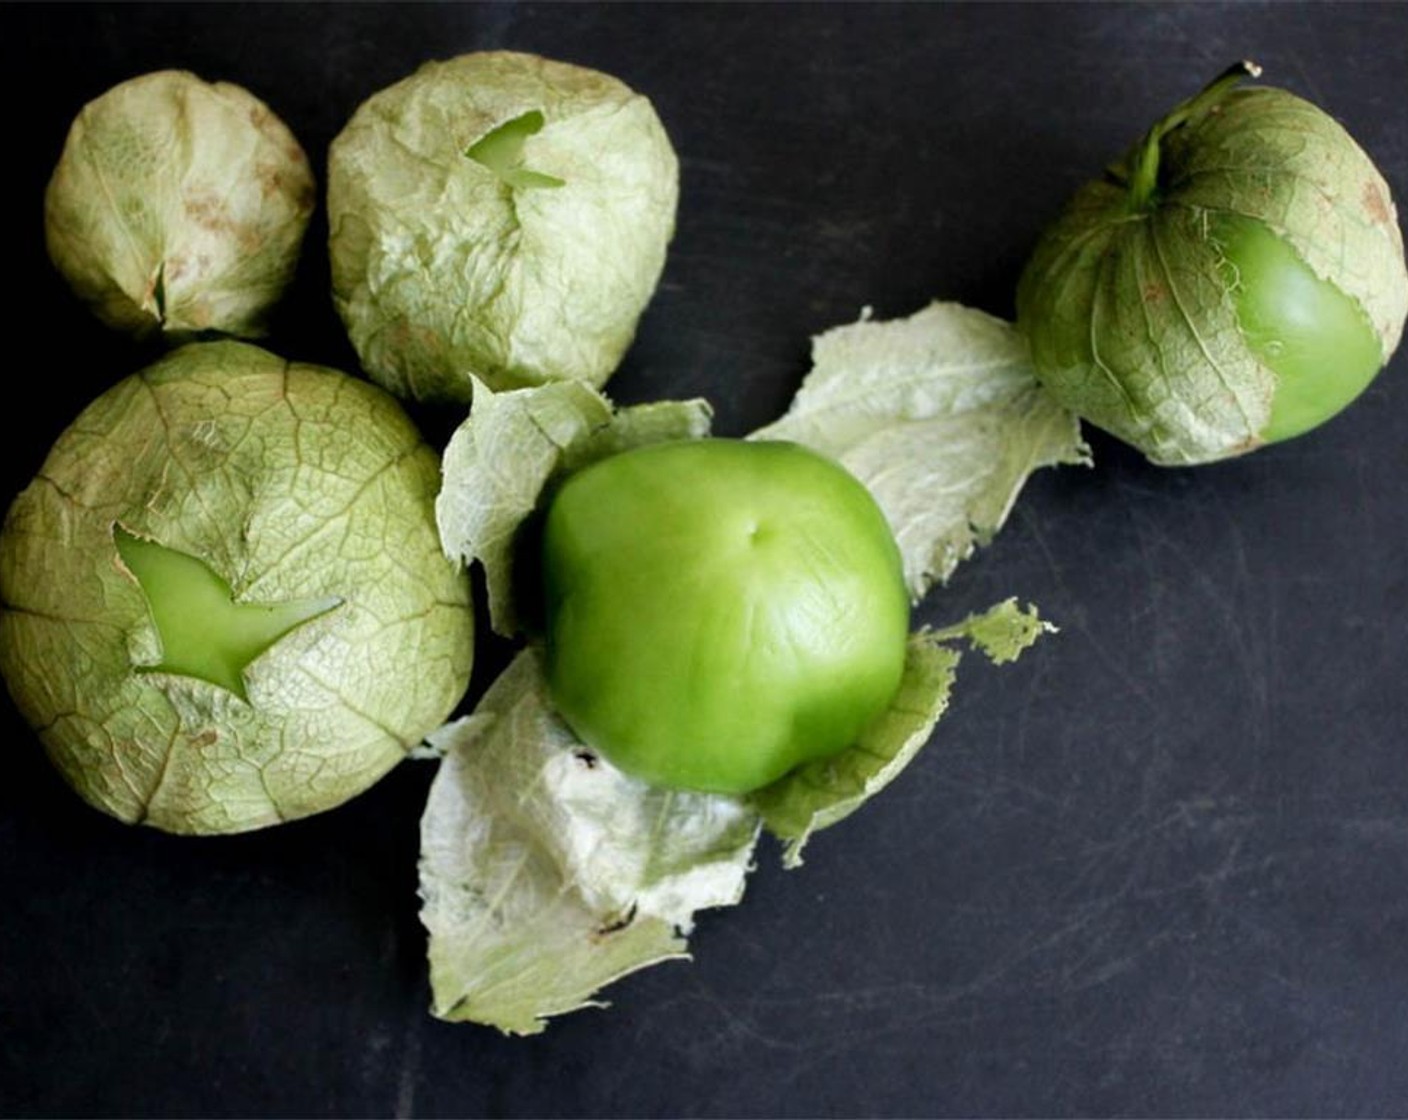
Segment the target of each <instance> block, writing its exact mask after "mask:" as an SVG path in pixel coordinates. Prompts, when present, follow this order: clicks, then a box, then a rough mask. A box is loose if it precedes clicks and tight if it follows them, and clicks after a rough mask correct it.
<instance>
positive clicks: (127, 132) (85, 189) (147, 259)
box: [44, 70, 315, 338]
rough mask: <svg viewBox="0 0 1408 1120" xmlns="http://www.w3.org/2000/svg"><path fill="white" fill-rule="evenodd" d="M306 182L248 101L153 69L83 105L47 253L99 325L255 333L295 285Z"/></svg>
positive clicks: (302, 166) (281, 138)
mask: <svg viewBox="0 0 1408 1120" xmlns="http://www.w3.org/2000/svg"><path fill="white" fill-rule="evenodd" d="M314 198H315V185H314V182H313V173H312V171H311V170H310V169H309V166H308V159H307V157H306V156H305V155H304V154H303V149H302V148H301V147H299V144H298V141H297V140H296V139H294V136H293V134H292V133H291V132H289V130H288V128H287V127H286V126H285V125H284V123H283V122H282V121H281V120H279V118H278V117H276V116H275V115H274V114H273V112H271V111H270V109H269V107H268V106H267V105H265V104H264V103H263V102H262V101H260V100H259V99H258V98H257V97H255V96H254V95H252V94H251V93H249V92H248V91H247V90H244V89H242V88H241V87H239V86H236V85H231V84H230V83H228V82H215V83H209V82H204V81H202V80H201V79H200V78H198V77H196V76H195V75H194V74H188V73H186V72H184V71H179V70H162V71H158V72H156V73H153V74H145V75H143V76H142V77H139V78H133V79H132V80H131V81H127V82H123V83H122V84H121V85H118V86H115V87H113V88H112V89H110V90H108V92H107V93H105V94H103V95H102V96H101V97H99V98H98V99H97V100H95V101H92V102H90V103H89V104H88V105H86V106H85V107H84V108H83V111H82V112H80V113H79V115H78V118H77V119H76V120H75V121H74V122H73V127H72V128H71V129H70V130H69V134H68V140H67V142H66V143H65V144H64V150H63V155H62V156H61V157H60V159H59V164H58V166H57V167H56V168H55V170H54V175H53V178H52V179H51V180H50V182H49V189H48V192H47V194H46V195H45V198H44V218H45V233H46V236H47V239H48V245H49V255H50V257H51V258H52V259H53V261H54V264H55V265H56V266H57V267H58V269H59V271H60V272H62V273H63V275H64V277H65V279H67V280H68V282H69V284H70V285H71V286H72V288H73V290H74V291H75V292H76V293H77V294H78V295H79V297H80V298H82V299H83V300H84V301H85V302H86V303H87V304H88V305H89V306H90V307H91V308H92V309H93V312H94V313H95V314H96V315H97V316H98V317H99V318H100V319H102V320H103V322H105V323H107V324H108V325H109V326H112V327H116V328H118V329H119V330H124V331H128V332H129V333H132V334H137V335H141V334H146V333H149V332H151V331H156V330H160V331H163V332H166V333H167V334H173V335H179V334H182V333H186V332H197V331H220V332H223V333H225V334H232V335H239V336H242V337H246V338H257V337H259V336H260V335H262V334H263V333H264V328H265V320H266V318H267V316H268V313H269V311H270V309H271V308H272V307H273V305H274V304H275V303H276V302H277V301H278V299H279V297H280V296H281V295H282V294H283V291H284V289H285V288H286V287H287V286H288V284H289V282H290V281H291V280H292V279H293V274H294V269H295V266H296V265H297V263H298V252H299V248H300V246H301V245H302V242H303V234H304V231H305V230H306V229H307V226H308V219H309V216H310V215H311V214H312V212H313V203H314Z"/></svg>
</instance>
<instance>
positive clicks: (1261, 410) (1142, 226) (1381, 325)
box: [1017, 88, 1408, 465]
mask: <svg viewBox="0 0 1408 1120" xmlns="http://www.w3.org/2000/svg"><path fill="white" fill-rule="evenodd" d="M1131 159H1132V157H1126V160H1125V161H1124V162H1122V163H1121V164H1117V165H1116V166H1115V167H1114V168H1112V169H1111V172H1110V174H1109V175H1107V176H1106V178H1105V179H1102V180H1097V181H1095V182H1091V183H1089V184H1087V185H1086V186H1084V187H1083V188H1081V190H1080V191H1079V192H1077V194H1076V196H1075V198H1074V199H1073V200H1072V201H1071V203H1070V205H1069V206H1068V208H1067V210H1066V212H1065V213H1064V214H1063V215H1062V216H1061V218H1060V219H1059V220H1058V221H1057V222H1056V223H1055V224H1054V225H1053V226H1052V227H1051V228H1050V229H1049V230H1048V231H1047V232H1046V233H1045V234H1044V235H1043V237H1042V239H1041V241H1040V243H1039V244H1038V246H1037V248H1036V251H1035V253H1034V254H1033V256H1032V259H1031V261H1030V262H1029V263H1028V265H1027V268H1026V271H1025V272H1024V274H1023V276H1022V281H1021V285H1020V287H1019V290H1018V296H1017V307H1018V321H1019V323H1020V325H1021V327H1022V328H1023V330H1024V331H1026V333H1027V334H1028V336H1029V337H1030V339H1031V343H1032V353H1033V357H1034V359H1035V362H1036V365H1037V369H1038V371H1039V372H1040V375H1041V378H1042V381H1043V383H1044V384H1045V385H1046V386H1047V387H1048V388H1049V389H1050V390H1051V391H1052V393H1053V394H1055V395H1056V397H1057V398H1058V399H1059V400H1060V401H1061V403H1062V404H1063V405H1065V406H1066V407H1067V408H1070V409H1071V410H1073V411H1075V412H1077V413H1079V414H1080V415H1081V416H1083V417H1085V418H1086V419H1088V420H1090V421H1091V422H1092V423H1094V424H1097V425H1098V426H1100V427H1102V428H1104V429H1106V430H1107V431H1110V432H1112V433H1114V434H1115V435H1117V436H1119V437H1120V438H1121V439H1123V440H1125V441H1127V442H1129V443H1131V444H1133V445H1134V446H1136V447H1138V448H1139V449H1140V450H1142V451H1143V452H1144V453H1145V454H1146V455H1148V456H1149V458H1150V459H1151V460H1153V461H1154V462H1156V463H1162V464H1167V465H1179V464H1189V463H1199V462H1206V461H1210V460H1215V459H1221V458H1225V457H1227V456H1229V455H1235V454H1240V453H1242V452H1244V451H1247V450H1250V449H1252V448H1254V447H1256V446H1258V445H1259V443H1260V442H1261V435H1262V432H1263V431H1264V430H1265V428H1266V425H1267V422H1268V420H1269V419H1270V416H1271V402H1272V397H1273V394H1274V391H1275V384H1276V382H1275V375H1274V374H1273V373H1272V371H1271V370H1270V369H1268V368H1267V367H1266V366H1264V365H1263V364H1262V363H1261V362H1260V361H1259V360H1258V359H1257V357H1256V355H1255V354H1253V353H1252V351H1251V350H1250V349H1249V348H1248V347H1247V345H1246V343H1245V342H1244V341H1243V339H1242V335H1241V333H1240V331H1239V329H1238V325H1237V318H1236V312H1235V308H1234V306H1233V300H1232V295H1231V293H1230V290H1229V288H1228V285H1227V282H1226V280H1225V279H1224V278H1223V275H1222V273H1221V271H1220V269H1219V264H1220V255H1219V250H1218V247H1217V244H1216V240H1215V238H1214V236H1213V233H1212V225H1211V219H1213V218H1215V217H1216V216H1217V215H1219V214H1222V213H1231V214H1241V215H1245V216H1247V217H1250V218H1253V219H1256V220H1258V221H1261V222H1264V223H1265V224H1266V225H1267V226H1269V227H1270V228H1271V230H1272V231H1273V232H1275V233H1276V234H1278V235H1279V236H1280V237H1282V238H1283V239H1284V240H1286V241H1287V242H1288V243H1289V244H1290V245H1291V247H1292V248H1293V249H1294V250H1295V251H1296V253H1297V254H1298V255H1299V256H1300V258H1301V259H1302V260H1303V261H1304V262H1305V263H1306V264H1307V265H1308V266H1309V267H1310V268H1311V270H1312V271H1313V272H1314V273H1315V274H1316V275H1317V276H1319V277H1320V278H1322V279H1324V280H1328V281H1329V282H1330V283H1332V284H1334V285H1335V286H1336V287H1338V288H1339V289H1340V290H1341V291H1342V292H1344V293H1345V294H1347V295H1349V296H1350V297H1352V298H1353V299H1354V300H1355V301H1356V302H1357V303H1358V305H1359V307H1360V308H1361V309H1362V310H1363V311H1364V313H1365V315H1366V317H1367V319H1368V321H1369V322H1370V323H1371V324H1372V326H1373V329H1374V331H1375V332H1376V334H1377V335H1378V337H1379V339H1380V341H1381V343H1382V347H1383V353H1384V360H1385V361H1387V358H1388V355H1390V354H1391V353H1392V352H1393V350H1394V348H1395V347H1396V346H1397V345H1398V341H1399V338H1400V336H1401V334H1402V330H1403V322H1404V316H1405V314H1408V271H1405V266H1404V255H1403V240H1402V235H1401V233H1400V231H1399V228H1398V221H1397V212H1396V210H1395V209H1394V206H1393V202H1392V200H1391V197H1390V194H1389V188H1388V184H1387V183H1386V182H1385V181H1384V179H1383V177H1382V176H1381V175H1380V174H1379V172H1378V170H1377V169H1376V168H1375V167H1374V164H1373V162H1372V161H1371V160H1370V159H1369V157H1368V156H1367V155H1366V154H1365V153H1364V152H1363V150H1362V149H1360V148H1359V146H1358V145H1357V144H1356V143H1355V142H1354V140H1353V139H1352V138H1351V137H1350V136H1349V134H1348V133H1347V132H1345V130H1344V129H1343V128H1342V127H1341V126H1340V125H1339V124H1338V123H1336V122H1335V121H1334V120H1333V119H1332V118H1331V117H1329V116H1328V115H1327V114H1325V113H1324V112H1322V111H1321V110H1320V109H1318V108H1316V107H1315V106H1314V105H1311V104H1310V103H1309V102H1306V101H1303V100H1301V99H1300V98H1298V97H1295V96H1294V95H1292V94H1290V93H1287V92H1286V91H1284V90H1278V89H1268V88H1257V89H1247V90H1237V91H1234V92H1232V93H1229V94H1228V95H1227V96H1225V97H1224V98H1223V99H1222V100H1221V101H1220V102H1218V103H1217V105H1216V107H1215V111H1207V112H1202V113H1200V114H1197V115H1195V116H1194V117H1193V118H1192V119H1190V120H1189V121H1188V122H1187V123H1185V124H1184V125H1182V126H1181V127H1179V128H1176V129H1174V130H1173V131H1171V132H1170V133H1169V134H1168V136H1167V137H1166V139H1165V140H1164V142H1163V147H1162V158H1161V164H1160V167H1161V172H1160V189H1159V191H1158V195H1157V205H1156V206H1155V207H1153V208H1151V209H1149V210H1147V211H1141V212H1135V213H1132V212H1131V210H1130V206H1129V202H1128V200H1129V190H1128V185H1127V180H1128V177H1129V174H1130V165H1131Z"/></svg>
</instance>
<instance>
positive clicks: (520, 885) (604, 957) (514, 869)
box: [420, 650, 758, 1034]
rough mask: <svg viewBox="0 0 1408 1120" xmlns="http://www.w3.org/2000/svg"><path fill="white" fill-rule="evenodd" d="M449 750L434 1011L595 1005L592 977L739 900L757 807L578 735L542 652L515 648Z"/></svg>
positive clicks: (488, 1019)
mask: <svg viewBox="0 0 1408 1120" xmlns="http://www.w3.org/2000/svg"><path fill="white" fill-rule="evenodd" d="M437 739H439V740H441V741H442V742H443V743H444V744H445V745H446V747H447V753H446V757H445V761H444V762H443V763H442V764H441V766H440V770H439V773H438V774H437V775H436V778H435V783H434V785H433V786H432V787H431V791H430V799H429V802H428V803H427V805H426V812H425V817H424V819H423V820H422V822H421V864H420V876H421V878H420V882H421V887H420V889H421V896H422V898H423V900H424V906H423V908H422V910H421V920H422V921H423V922H424V923H425V925H426V928H427V929H428V930H429V931H430V982H431V988H432V991H433V995H434V1012H435V1014H436V1015H437V1016H439V1017H440V1018H442V1019H454V1020H470V1021H473V1022H477V1023H486V1024H489V1025H491V1026H495V1027H498V1028H499V1029H500V1030H503V1031H506V1032H508V1033H512V1034H535V1033H537V1032H538V1031H541V1030H542V1029H543V1028H544V1027H545V1026H546V1022H545V1020H546V1019H547V1018H548V1017H549V1016H552V1015H558V1014H561V1013H563V1012H565V1011H572V1010H574V1009H576V1008H579V1007H587V1006H594V1005H595V1006H601V1005H600V1004H597V1003H596V1001H595V1000H593V998H592V996H593V994H594V993H595V992H596V991H597V989H598V988H600V987H602V986H603V985H605V984H608V983H610V982H611V981H613V980H616V979H618V978H619V977H621V976H623V975H625V974H626V973H628V972H633V971H635V970H636V969H639V968H644V967H646V966H648V965H651V964H656V963H658V962H660V961H663V960H670V959H672V958H678V957H682V956H685V955H686V954H685V949H686V941H685V938H686V936H687V935H688V933H689V931H690V930H691V928H692V927H693V920H694V912H695V911H696V910H701V909H705V908H707V907H713V906H728V905H731V904H733V903H735V902H737V901H738V900H739V898H741V897H742V895H743V880H744V876H745V875H746V874H747V872H748V869H749V867H750V865H751V859H752V852H753V845H754V842H755V840H756V839H757V835H758V818H757V815H756V814H755V813H753V812H752V811H751V810H750V809H748V808H747V807H746V806H745V805H743V804H742V803H741V802H738V801H735V800H733V799H731V798H727V797H721V796H717V795H712V794H702V793H680V792H674V791H669V790H658V789H652V788H651V787H650V786H647V785H646V784H645V783H643V782H640V781H637V780H636V779H634V778H628V777H626V776H625V775H624V774H622V773H621V772H620V771H618V770H616V769H615V768H614V767H612V766H611V765H610V764H609V763H607V762H606V761H605V760H604V759H600V758H598V757H596V756H594V755H593V754H591V753H590V752H588V751H587V750H586V748H584V747H583V746H581V744H579V743H578V742H577V741H576V740H575V739H574V738H573V736H572V733H571V732H570V731H568V729H567V727H566V725H564V724H563V723H562V721H561V720H560V719H558V718H557V716H556V715H555V714H554V713H553V711H552V708H551V706H550V702H549V700H548V694H547V684H546V681H545V679H544V676H543V668H542V663H541V658H540V657H539V655H538V654H537V653H536V652H535V651H532V650H528V651H525V652H523V653H521V654H519V656H518V658H517V659H516V660H515V661H514V662H513V664H512V665H510V666H509V668H508V669H507V670H505V671H504V673H503V675H502V676H500V677H499V679H498V680H497V681H496V682H495V683H494V686H493V687H492V688H491V689H490V690H489V692H488V693H487V694H486V695H485V697H484V699H483V700H482V701H481V702H480V704H479V706H478V708H477V709H476V710H475V714H474V715H473V716H471V717H469V718H467V719H465V720H461V721H460V722H458V723H456V724H451V725H449V726H448V727H446V728H445V729H444V730H443V731H442V732H441V733H440V734H439V735H438V736H437Z"/></svg>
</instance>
